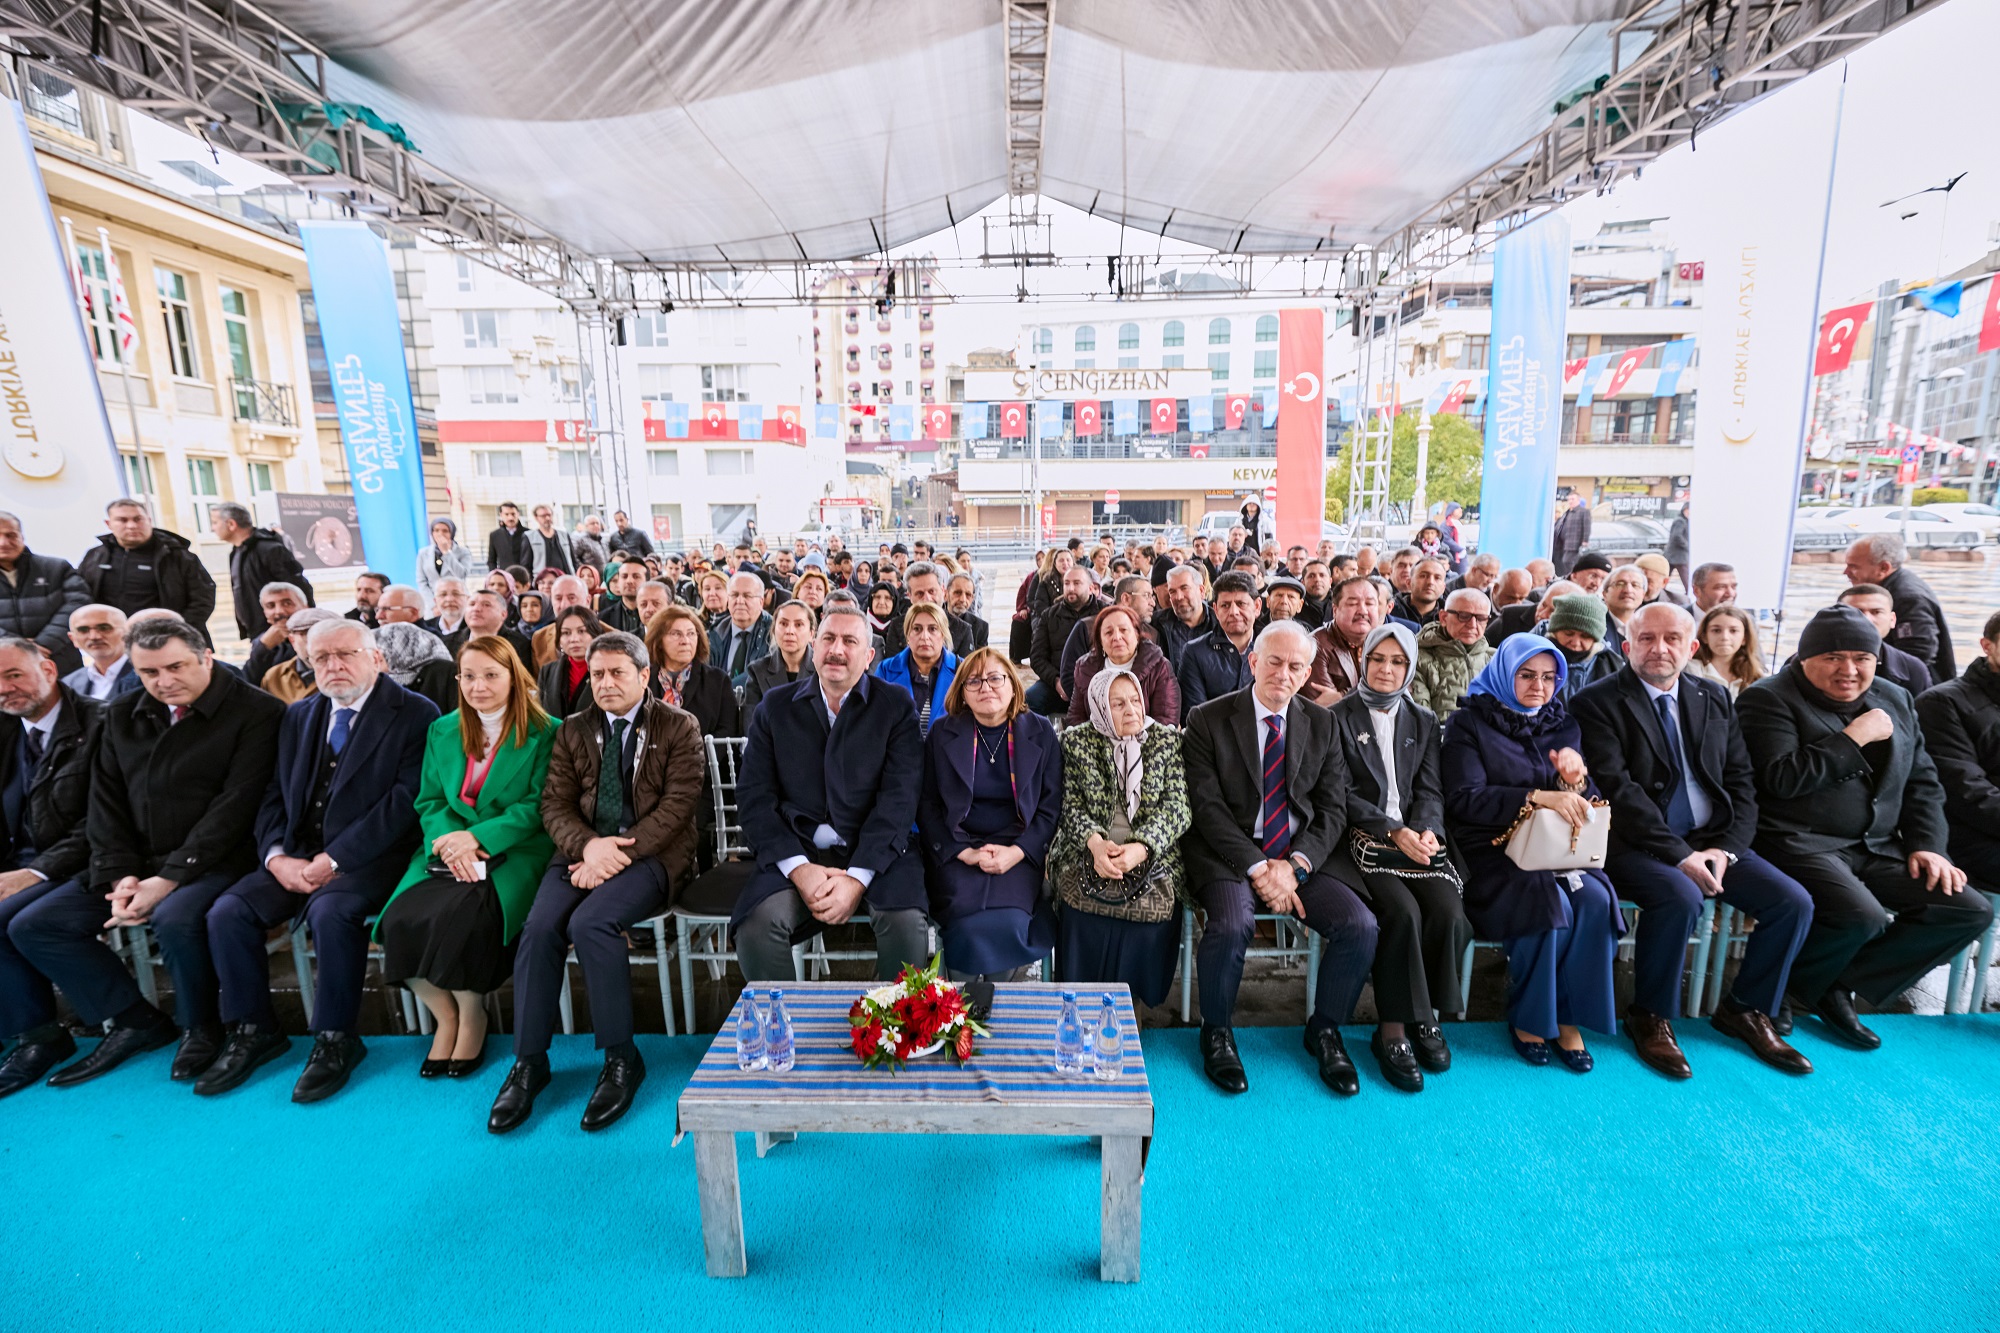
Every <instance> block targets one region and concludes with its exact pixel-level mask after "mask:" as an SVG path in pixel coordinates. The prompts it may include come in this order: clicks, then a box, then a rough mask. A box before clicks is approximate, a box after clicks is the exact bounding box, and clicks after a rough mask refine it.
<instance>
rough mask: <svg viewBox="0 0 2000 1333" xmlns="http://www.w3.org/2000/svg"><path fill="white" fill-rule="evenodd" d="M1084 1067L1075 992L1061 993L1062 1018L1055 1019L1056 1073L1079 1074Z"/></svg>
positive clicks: (1080, 1022)
mask: <svg viewBox="0 0 2000 1333" xmlns="http://www.w3.org/2000/svg"><path fill="white" fill-rule="evenodd" d="M1083 1066H1084V1045H1083V1019H1082V1018H1080V1017H1079V1016H1078V1015H1077V1012H1076V992H1075V991H1073V990H1066V991H1064V992H1063V993H1062V1016H1061V1017H1060V1018H1058V1019H1056V1072H1057V1073H1058V1074H1081V1073H1082V1072H1083Z"/></svg>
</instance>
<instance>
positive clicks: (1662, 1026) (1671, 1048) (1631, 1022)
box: [1625, 1009, 1694, 1079]
mask: <svg viewBox="0 0 2000 1333" xmlns="http://www.w3.org/2000/svg"><path fill="white" fill-rule="evenodd" d="M1625 1030H1626V1031H1627V1032H1629V1033H1631V1034H1632V1044H1633V1045H1634V1046H1636V1047H1638V1048H1639V1058H1640V1059H1641V1060H1644V1061H1645V1062H1646V1063H1647V1064H1648V1065H1650V1066H1652V1067H1653V1068H1654V1069H1655V1070H1657V1071H1659V1072H1660V1073H1662V1074H1665V1075H1666V1076H1667V1077H1668V1078H1677V1079H1678V1078H1693V1077H1694V1070H1692V1069H1689V1068H1688V1062H1687V1057H1686V1056H1685V1055H1682V1054H1681V1044H1680V1043H1679V1042H1677V1041H1675V1040H1674V1027H1673V1024H1671V1023H1669V1022H1667V1020H1666V1019H1664V1018H1660V1017H1657V1016H1656V1015H1653V1014H1649V1013H1647V1012H1646V1011H1645V1010H1644V1009H1628V1010H1626V1011H1625Z"/></svg>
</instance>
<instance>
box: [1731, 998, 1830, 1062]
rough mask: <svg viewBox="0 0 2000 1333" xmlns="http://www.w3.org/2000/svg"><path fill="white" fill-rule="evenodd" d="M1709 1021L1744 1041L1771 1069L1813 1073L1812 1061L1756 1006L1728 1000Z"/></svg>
mask: <svg viewBox="0 0 2000 1333" xmlns="http://www.w3.org/2000/svg"><path fill="white" fill-rule="evenodd" d="M1708 1021H1709V1022H1710V1023H1711V1024H1713V1025H1714V1027H1715V1030H1716V1031H1717V1032H1720V1033H1722V1034H1723V1035H1725V1036H1729V1037H1736V1038H1738V1039H1739V1040H1741V1041H1742V1042H1743V1043H1744V1044H1745V1045H1746V1046H1748V1047H1749V1048H1750V1053H1751V1054H1752V1055H1754V1056H1756V1057H1757V1058H1758V1059H1759V1060H1762V1061H1763V1062H1764V1063H1765V1064H1767V1065H1769V1066H1771V1068H1773V1069H1782V1070H1784V1071H1785V1072H1786V1073H1787V1074H1810V1073H1812V1061H1810V1060H1808V1059H1806V1058H1805V1057H1804V1056H1803V1055H1800V1054H1799V1053H1798V1051H1796V1050H1794V1049H1793V1048H1792V1047H1791V1045H1790V1044H1789V1043H1787V1042H1786V1041H1785V1039H1784V1038H1783V1037H1780V1036H1779V1035H1778V1033H1777V1029H1775V1028H1773V1027H1772V1026H1771V1020H1770V1019H1769V1018H1768V1017H1766V1016H1765V1015H1763V1014H1760V1013H1758V1012H1757V1011H1756V1010H1755V1009H1738V1008H1735V1007H1734V1006H1732V1005H1730V1004H1728V1003H1727V1002H1725V1003H1723V1004H1720V1005H1718V1006H1716V1010H1715V1017H1713V1018H1711V1019H1709V1020H1708Z"/></svg>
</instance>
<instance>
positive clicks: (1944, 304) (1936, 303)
mask: <svg viewBox="0 0 2000 1333" xmlns="http://www.w3.org/2000/svg"><path fill="white" fill-rule="evenodd" d="M1910 295H1912V296H1914V297H1916V298H1917V304H1918V305H1920V306H1922V307H1923V308H1924V309H1926V310H1935V311H1937V312H1938V313H1939V314H1940V315H1943V316H1944V317H1945V318H1946V319H1957V318H1958V303H1959V302H1960V301H1961V300H1963V299H1964V297H1965V284H1964V283H1962V282H1934V283H1932V284H1931V285H1930V286H1928V287H1920V288H1918V289H1917V290H1916V291H1914V292H1911V293H1910Z"/></svg>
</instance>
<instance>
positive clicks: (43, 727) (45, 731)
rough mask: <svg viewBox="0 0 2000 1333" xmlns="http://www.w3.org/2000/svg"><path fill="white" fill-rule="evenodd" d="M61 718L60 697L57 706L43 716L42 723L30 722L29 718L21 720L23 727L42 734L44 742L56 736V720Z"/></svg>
mask: <svg viewBox="0 0 2000 1333" xmlns="http://www.w3.org/2000/svg"><path fill="white" fill-rule="evenodd" d="M61 716H62V699H61V698H60V697H58V698H57V699H56V702H55V706H54V707H52V708H50V709H49V711H48V712H46V713H44V714H42V720H41V721H39V722H30V721H28V719H27V718H25V717H24V718H22V719H21V726H22V727H23V728H25V729H26V730H28V731H39V732H41V733H42V738H43V740H47V739H48V738H49V737H50V736H53V735H55V731H56V719H57V718H59V717H61Z"/></svg>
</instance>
